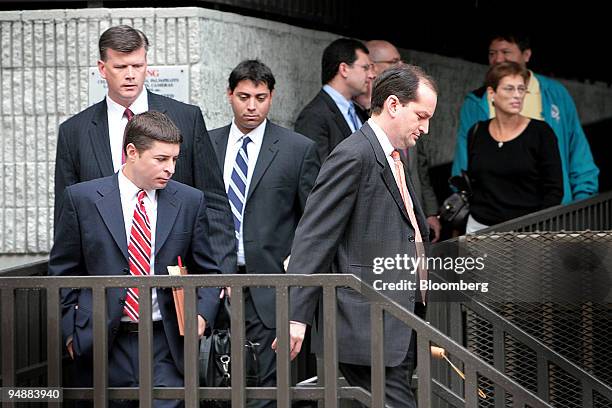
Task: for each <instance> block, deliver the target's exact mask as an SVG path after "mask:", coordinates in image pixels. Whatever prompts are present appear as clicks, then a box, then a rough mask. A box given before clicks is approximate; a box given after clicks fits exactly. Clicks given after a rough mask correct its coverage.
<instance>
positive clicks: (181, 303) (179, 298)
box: [167, 256, 187, 336]
mask: <svg viewBox="0 0 612 408" xmlns="http://www.w3.org/2000/svg"><path fill="white" fill-rule="evenodd" d="M167 269H168V274H169V275H170V276H182V275H187V268H186V267H184V266H183V262H182V261H181V257H180V256H179V257H178V265H175V266H167ZM172 296H173V297H174V309H175V310H176V320H177V321H178V327H179V334H180V335H181V336H184V335H185V291H184V290H183V288H172Z"/></svg>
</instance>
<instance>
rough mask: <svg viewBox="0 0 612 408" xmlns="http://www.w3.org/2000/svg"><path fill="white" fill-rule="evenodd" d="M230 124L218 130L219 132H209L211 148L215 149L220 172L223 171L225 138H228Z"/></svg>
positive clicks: (225, 149)
mask: <svg viewBox="0 0 612 408" xmlns="http://www.w3.org/2000/svg"><path fill="white" fill-rule="evenodd" d="M230 127H231V125H227V126H225V127H223V128H221V129H220V130H219V132H216V131H215V132H210V133H209V134H210V135H211V137H212V138H213V139H212V143H213V148H214V149H215V154H216V155H217V162H218V163H219V166H220V167H221V173H223V171H224V169H223V167H224V166H225V153H226V152H227V139H229V133H230Z"/></svg>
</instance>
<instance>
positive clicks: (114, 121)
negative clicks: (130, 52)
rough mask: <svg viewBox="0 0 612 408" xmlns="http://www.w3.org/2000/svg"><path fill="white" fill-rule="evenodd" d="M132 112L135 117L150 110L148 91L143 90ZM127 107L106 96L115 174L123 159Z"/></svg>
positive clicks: (131, 106)
mask: <svg viewBox="0 0 612 408" xmlns="http://www.w3.org/2000/svg"><path fill="white" fill-rule="evenodd" d="M130 110H131V111H132V113H133V114H134V115H138V114H139V113H143V112H146V111H148V110H149V100H148V98H147V90H146V89H145V88H142V92H141V93H140V95H138V98H136V100H135V101H134V103H133V104H131V105H130ZM124 112H125V106H122V105H119V104H118V103H117V102H115V101H113V100H112V99H111V98H110V96H108V95H106V116H107V118H108V137H109V141H110V148H111V158H112V159H113V169H114V171H115V173H116V172H117V171H119V169H120V168H121V164H122V163H121V157H122V150H123V132H125V127H126V125H127V122H128V120H127V117H126V116H124V115H123V113H124Z"/></svg>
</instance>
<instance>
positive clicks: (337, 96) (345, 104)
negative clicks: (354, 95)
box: [323, 84, 353, 114]
mask: <svg viewBox="0 0 612 408" xmlns="http://www.w3.org/2000/svg"><path fill="white" fill-rule="evenodd" d="M323 90H324V91H325V92H327V94H328V95H329V96H330V97H331V98H332V100H333V101H334V103H335V104H336V105H337V106H338V109H340V112H342V113H343V114H348V111H349V108H350V106H351V105H352V104H353V102H352V101H348V100H347V99H346V98H345V97H344V96H342V94H341V93H340V92H338V91H336V90H335V89H334V88H332V87H331V86H330V85H327V84H325V85H323Z"/></svg>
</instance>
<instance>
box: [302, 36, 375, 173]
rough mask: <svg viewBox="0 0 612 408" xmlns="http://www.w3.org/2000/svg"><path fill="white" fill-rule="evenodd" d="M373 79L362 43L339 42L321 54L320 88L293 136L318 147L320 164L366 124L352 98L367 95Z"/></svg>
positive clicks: (340, 40)
mask: <svg viewBox="0 0 612 408" xmlns="http://www.w3.org/2000/svg"><path fill="white" fill-rule="evenodd" d="M373 78H374V74H373V71H372V63H371V61H370V57H369V56H368V49H367V48H366V47H365V45H363V43H361V42H359V41H357V40H353V39H350V38H339V39H337V40H335V41H333V42H332V43H331V44H329V45H328V46H327V48H325V50H324V51H323V57H322V59H321V83H322V84H323V88H322V89H321V90H320V91H319V93H318V94H317V95H316V96H315V97H314V99H313V100H312V101H310V103H308V105H306V107H305V108H304V109H303V110H302V112H300V114H299V116H298V118H297V120H296V122H295V131H296V132H298V133H301V134H303V135H305V136H308V137H309V138H311V139H312V140H314V141H315V142H316V143H317V151H318V153H319V157H320V159H321V162H323V161H324V160H325V159H326V158H327V156H328V155H329V153H330V152H331V151H332V150H333V149H334V147H336V145H337V144H338V143H340V142H341V141H343V140H344V139H346V138H347V137H348V136H349V135H350V134H352V133H353V132H355V131H357V130H359V129H360V128H361V125H363V123H364V122H365V121H366V120H367V117H359V115H358V113H357V111H356V110H355V104H354V102H353V98H355V97H356V96H357V95H361V94H364V93H366V92H367V90H368V85H369V84H370V82H371V81H372V80H373Z"/></svg>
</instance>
